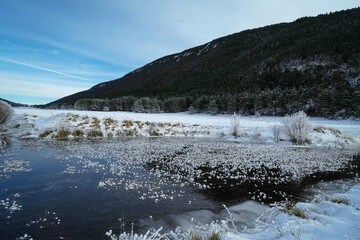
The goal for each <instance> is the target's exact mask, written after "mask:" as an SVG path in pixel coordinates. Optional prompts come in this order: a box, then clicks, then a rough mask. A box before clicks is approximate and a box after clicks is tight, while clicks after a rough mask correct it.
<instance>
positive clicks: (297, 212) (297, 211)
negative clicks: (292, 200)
mask: <svg viewBox="0 0 360 240" xmlns="http://www.w3.org/2000/svg"><path fill="white" fill-rule="evenodd" d="M292 213H293V214H294V215H295V216H297V217H299V218H302V219H309V218H308V217H307V216H306V215H305V213H304V212H303V211H302V210H301V209H300V208H298V207H294V208H293V209H292Z"/></svg>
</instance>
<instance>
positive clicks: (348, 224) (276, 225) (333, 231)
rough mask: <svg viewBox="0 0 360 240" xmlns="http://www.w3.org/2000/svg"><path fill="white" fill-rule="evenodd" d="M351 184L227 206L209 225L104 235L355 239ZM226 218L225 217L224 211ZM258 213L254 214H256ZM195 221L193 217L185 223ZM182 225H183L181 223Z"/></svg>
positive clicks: (358, 231)
mask: <svg viewBox="0 0 360 240" xmlns="http://www.w3.org/2000/svg"><path fill="white" fill-rule="evenodd" d="M356 181H357V184H355V185H354V186H352V187H351V188H350V189H348V190H347V191H345V192H343V193H342V192H341V189H340V188H338V193H333V194H325V193H321V194H319V195H317V196H315V198H314V199H313V200H312V201H311V202H298V203H297V204H295V205H292V206H290V207H289V205H288V206H287V207H283V206H274V207H271V208H267V207H265V206H261V205H260V206H258V204H257V203H256V202H245V203H244V204H240V205H238V206H235V207H231V208H226V207H225V210H224V211H222V212H221V213H220V214H219V215H218V217H219V218H220V219H222V220H217V221H213V222H211V223H210V224H204V225H197V226H196V225H194V224H193V226H192V227H190V228H187V229H186V230H184V229H183V228H181V227H179V228H177V229H176V230H175V231H171V232H168V233H161V228H160V229H159V230H157V231H156V230H150V231H148V232H147V233H146V234H143V235H140V234H139V235H137V234H134V233H123V234H121V235H120V236H116V235H115V234H113V233H112V231H111V230H109V231H108V232H107V233H106V235H107V236H108V237H109V238H110V239H112V240H117V239H144V240H145V239H210V237H212V236H213V237H214V236H218V237H219V238H213V239H222V240H237V239H239V240H240V239H241V240H244V239H334V240H335V239H336V240H338V239H358V237H359V236H360V228H359V226H360V225H359V223H360V184H359V179H357V180H356ZM254 208H257V210H258V211H259V212H263V214H262V215H261V216H260V217H259V218H257V219H256V220H253V221H251V222H252V223H253V224H254V226H255V227H248V226H250V225H249V224H245V225H244V224H243V223H244V218H245V219H247V218H248V219H251V216H252V215H251V216H250V218H249V217H248V216H246V215H244V214H249V212H250V213H251V212H252V211H253V210H254ZM226 213H228V217H227V218H226V219H224V216H223V215H224V214H226ZM256 214H259V213H255V214H253V215H256ZM190 222H191V223H193V222H196V221H195V220H194V219H191V221H188V223H190ZM183 225H184V224H183Z"/></svg>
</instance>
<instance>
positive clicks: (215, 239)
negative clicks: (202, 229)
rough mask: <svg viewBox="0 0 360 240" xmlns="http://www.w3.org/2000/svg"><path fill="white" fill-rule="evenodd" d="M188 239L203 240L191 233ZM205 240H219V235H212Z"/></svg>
mask: <svg viewBox="0 0 360 240" xmlns="http://www.w3.org/2000/svg"><path fill="white" fill-rule="evenodd" d="M190 239H191V240H203V238H202V237H201V236H200V235H199V234H196V233H193V232H192V233H191V234H190ZM206 239H207V240H220V239H221V235H220V233H212V234H211V235H210V236H209V237H208V238H206Z"/></svg>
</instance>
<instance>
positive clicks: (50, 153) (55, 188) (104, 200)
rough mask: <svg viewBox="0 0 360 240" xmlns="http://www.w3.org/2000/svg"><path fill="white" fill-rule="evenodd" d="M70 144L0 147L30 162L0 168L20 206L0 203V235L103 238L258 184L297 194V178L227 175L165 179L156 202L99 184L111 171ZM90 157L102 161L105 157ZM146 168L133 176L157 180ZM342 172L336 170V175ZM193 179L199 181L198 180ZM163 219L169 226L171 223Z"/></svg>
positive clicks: (238, 197)
mask: <svg viewBox="0 0 360 240" xmlns="http://www.w3.org/2000/svg"><path fill="white" fill-rule="evenodd" d="M164 141H165V140H164ZM73 143H75V142H72V141H68V142H56V141H54V142H41V141H35V142H34V141H33V140H32V141H20V140H13V141H12V142H11V143H9V144H8V145H7V147H6V148H4V149H2V150H0V165H1V164H2V163H3V162H4V161H5V160H9V159H10V160H24V161H29V167H30V168H31V171H30V172H11V173H4V172H2V173H1V177H0V181H1V182H0V200H4V201H5V202H9V204H10V206H11V204H12V203H13V201H16V203H17V204H19V205H21V206H22V207H21V210H17V211H13V212H11V211H9V210H8V209H5V206H4V205H3V206H1V205H0V239H17V238H19V237H21V236H24V234H28V235H30V236H31V237H33V238H34V239H108V238H107V237H106V236H105V232H106V231H108V230H109V229H112V230H113V232H115V233H120V232H122V231H124V230H125V231H130V230H131V229H132V228H134V230H135V231H139V232H142V231H145V230H146V229H145V225H146V227H149V221H145V222H147V223H146V224H145V225H144V224H143V222H144V219H145V220H146V219H151V221H154V222H159V221H160V220H163V219H167V216H169V215H180V214H182V213H185V212H190V211H195V210H211V211H214V212H219V211H220V210H221V209H222V208H223V207H222V204H223V203H226V204H236V203H239V202H242V201H245V200H248V199H250V196H249V194H248V192H251V191H255V190H259V188H261V189H260V190H261V191H264V192H267V193H268V194H269V195H270V194H271V192H272V190H274V189H275V188H277V189H276V190H278V191H280V190H282V191H284V192H287V194H288V195H291V196H293V198H297V197H300V195H301V190H300V189H299V188H298V186H299V183H297V184H298V185H296V183H288V184H287V185H286V186H267V185H261V184H258V185H256V187H254V185H255V184H256V183H254V182H249V183H248V184H243V185H241V186H237V187H231V188H230V187H229V186H230V185H231V180H229V181H228V182H227V183H226V184H223V183H222V182H216V180H213V181H214V182H213V183H214V185H218V186H221V188H214V189H206V190H199V189H198V188H195V187H191V186H186V187H185V186H181V185H179V184H174V183H173V182H171V181H167V182H166V183H165V184H163V185H161V188H160V189H158V191H161V190H163V191H164V192H169V191H170V192H171V191H173V192H175V195H176V197H174V198H173V199H160V200H159V201H154V199H145V200H142V199H140V197H141V196H142V195H143V194H144V193H148V190H147V189H143V188H137V189H130V190H125V189H124V188H123V187H119V188H107V189H100V188H98V184H99V181H103V180H104V178H105V177H106V176H109V175H111V174H110V173H109V172H108V171H107V170H101V169H100V170H99V169H93V168H84V167H81V166H79V159H78V158H76V157H74V156H71V155H69V156H70V157H68V158H66V159H62V157H61V154H64V153H65V152H66V149H62V148H63V147H64V146H66V144H73ZM86 144H88V145H89V146H90V147H91V146H94V147H97V145H98V144H100V143H98V142H96V141H94V142H92V141H89V142H86ZM150 144H151V143H150ZM164 144H165V142H164ZM119 154H120V155H121V149H120V150H119ZM59 155H60V156H59ZM54 156H55V157H54ZM56 156H57V157H56ZM92 160H93V161H95V160H98V162H101V163H103V162H104V159H92ZM106 160H107V164H109V163H111V156H109V157H108V158H107V159H106ZM68 166H75V167H77V169H80V170H82V172H81V173H75V174H65V173H63V171H64V170H65V169H67V168H68ZM147 170H148V169H147V167H146V166H145V167H144V168H143V169H137V168H134V170H133V171H135V175H141V176H142V179H144V178H145V179H148V180H149V181H159V179H156V177H154V176H150V175H149V173H148V172H147ZM355 171H358V169H357V170H355ZM352 173H353V172H352ZM273 174H276V172H275V171H274V173H273ZM135 175H134V176H135ZM343 175H344V174H343V173H341V174H340V175H339V176H337V177H339V178H341V177H342V176H343ZM128 177H129V178H130V177H131V176H130V175H129V176H128ZM321 178H326V176H315V177H313V176H310V177H309V178H307V179H306V181H308V182H307V184H312V183H313V182H316V181H319V180H320V179H321ZM197 181H199V182H201V181H202V179H197ZM16 194H20V196H18V195H16ZM178 194H180V196H178ZM7 199H8V200H7ZM277 200H282V199H277V198H276V197H274V198H273V200H272V201H277ZM270 202H271V201H270ZM9 204H8V205H9ZM151 221H150V222H151ZM168 224H169V225H170V226H171V223H168ZM150 225H151V224H150ZM172 227H175V226H172Z"/></svg>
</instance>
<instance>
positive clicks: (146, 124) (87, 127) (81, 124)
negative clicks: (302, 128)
mask: <svg viewBox="0 0 360 240" xmlns="http://www.w3.org/2000/svg"><path fill="white" fill-rule="evenodd" d="M230 119H231V115H229V114H223V115H217V116H211V115H209V114H194V115H189V114H188V113H161V114H144V113H133V112H95V111H75V110H43V109H31V108H15V115H14V116H13V117H12V118H11V120H10V121H9V122H8V124H7V126H8V128H9V131H8V133H7V134H10V135H12V136H15V137H21V138H38V137H41V138H62V137H66V138H76V137H117V136H151V137H158V136H193V137H211V138H223V139H231V140H234V141H239V142H260V143H274V136H273V126H274V125H279V124H281V123H282V120H283V117H254V116H242V117H241V124H240V126H239V134H238V138H236V139H235V137H233V136H232V135H231V131H230V129H229V128H230V127H229V123H230ZM309 121H310V123H311V125H312V126H313V129H312V130H311V131H310V134H309V140H310V141H309V142H311V143H310V144H309V145H310V146H321V147H332V148H344V147H345V148H348V147H350V148H356V147H358V146H359V143H360V123H359V122H356V121H351V120H341V121H335V120H326V119H323V118H310V119H309ZM279 140H280V141H279V143H276V144H281V145H291V142H290V141H289V139H287V137H286V136H280V137H279Z"/></svg>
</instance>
